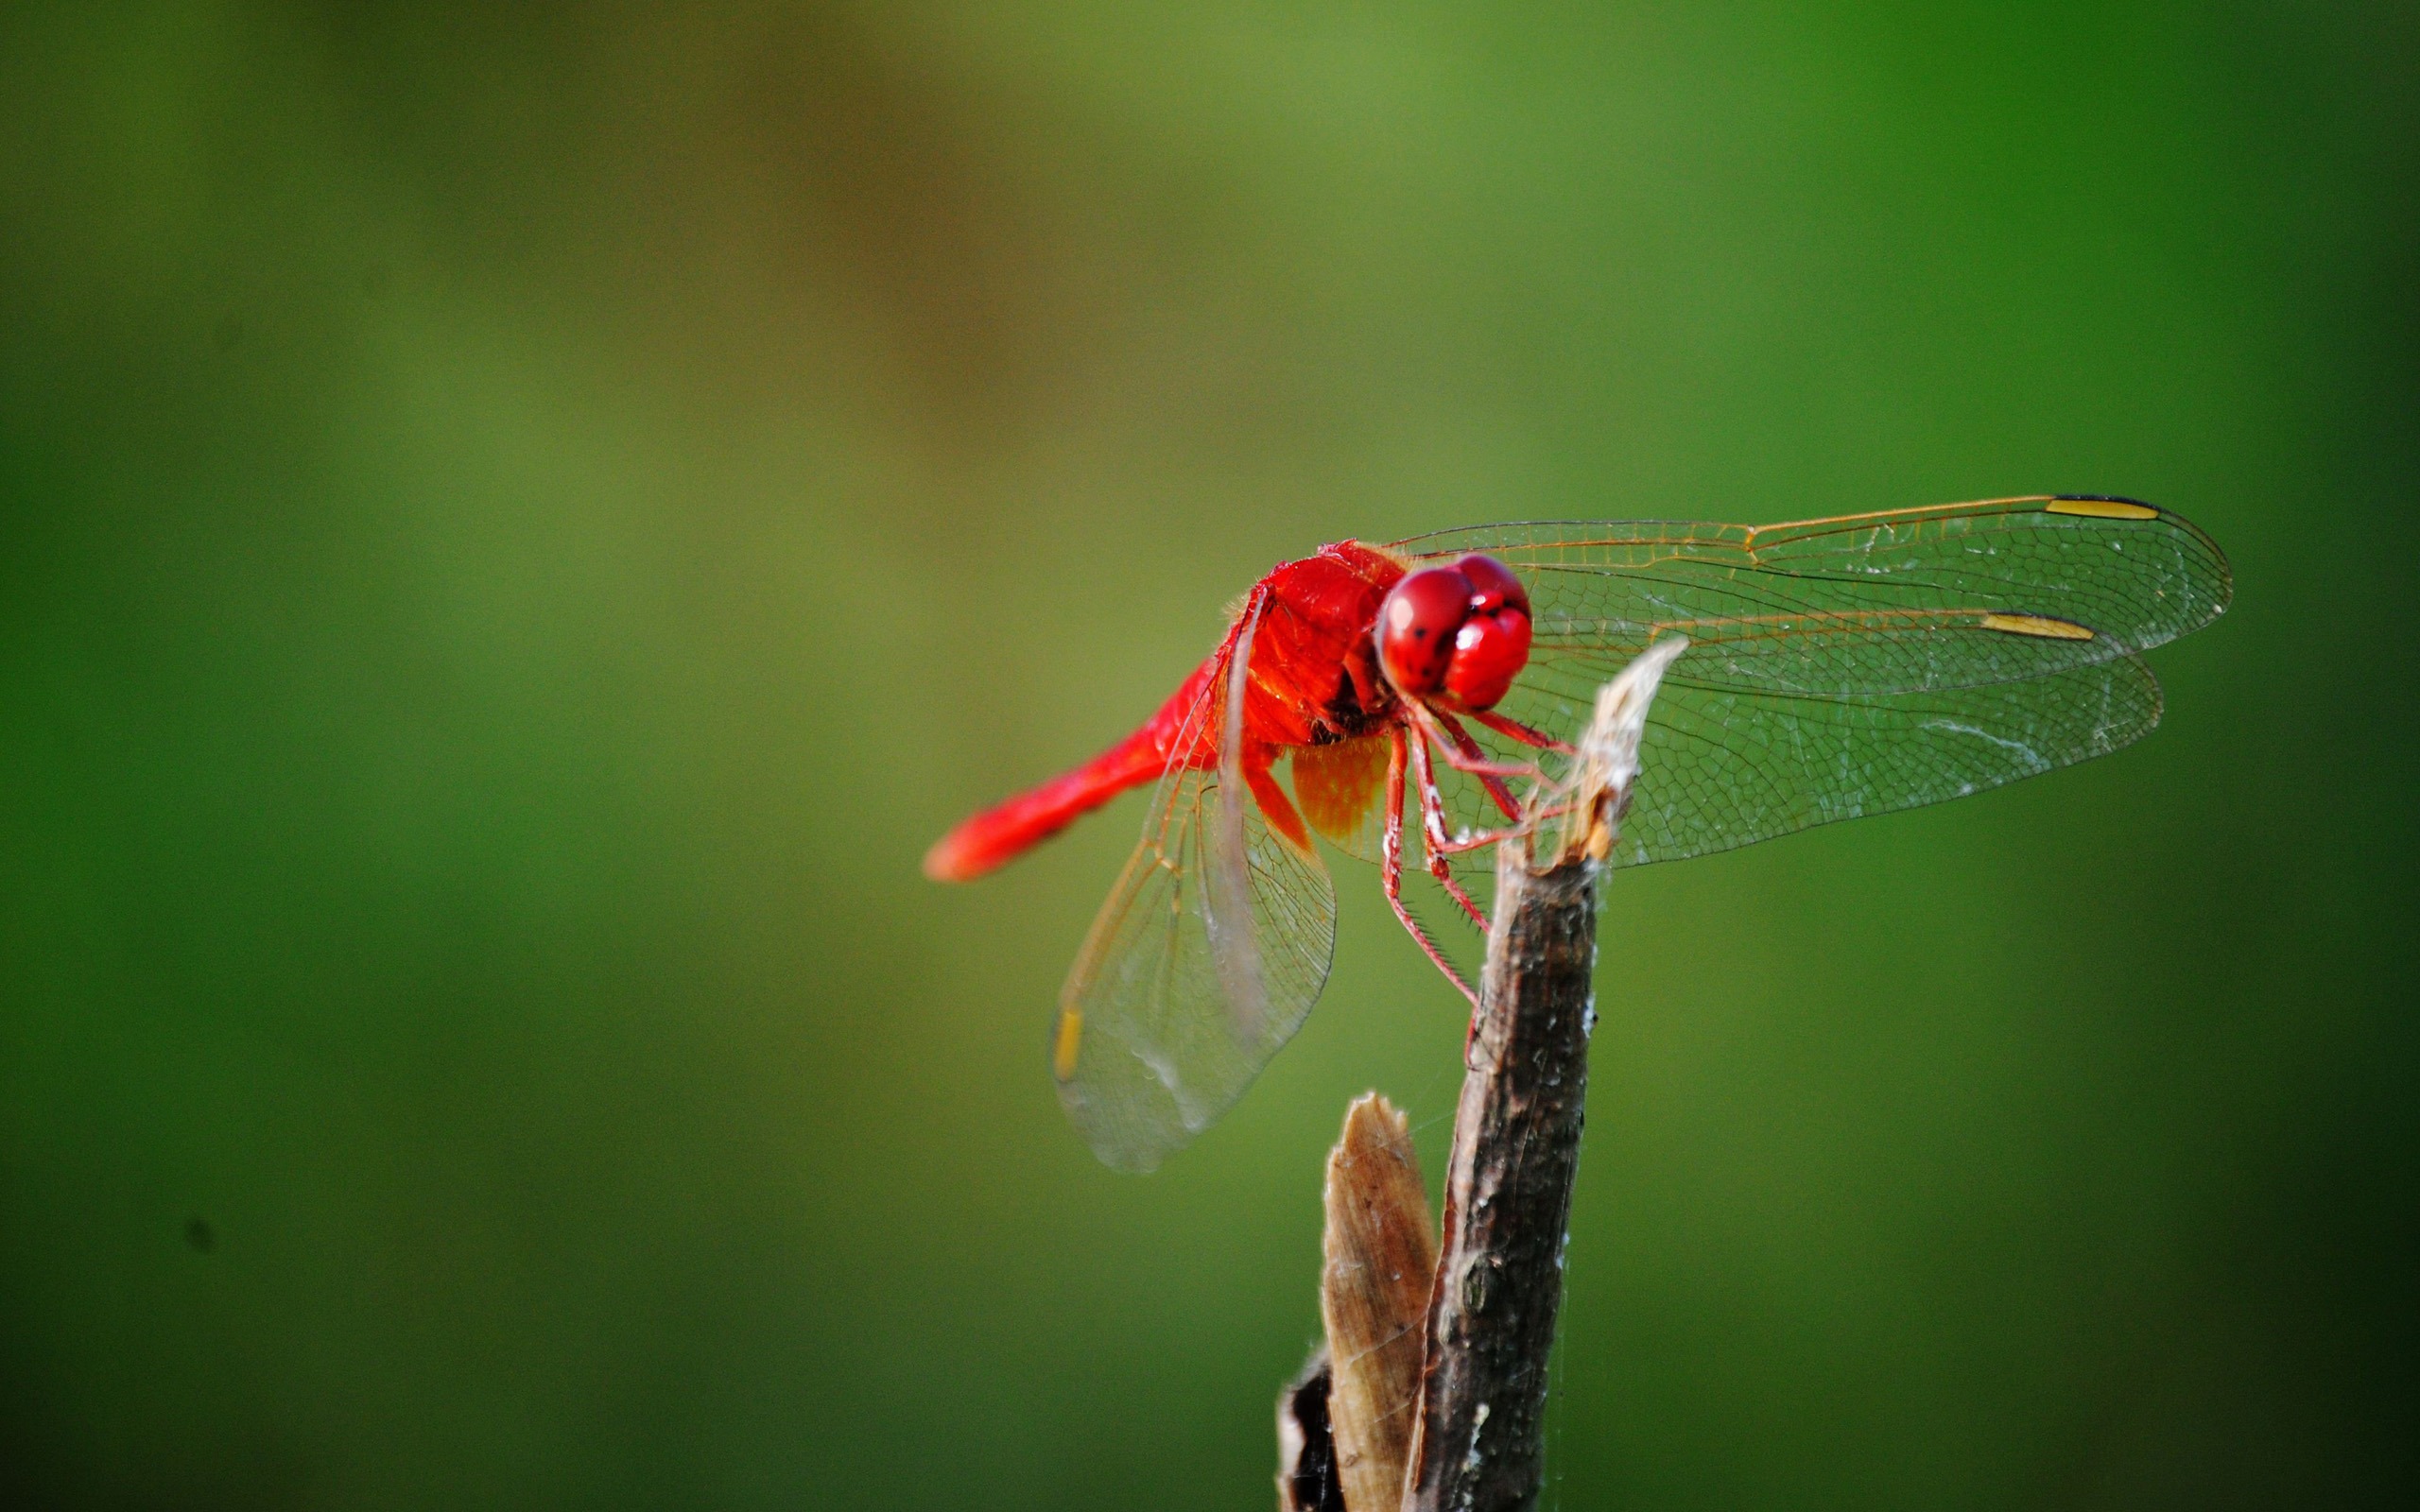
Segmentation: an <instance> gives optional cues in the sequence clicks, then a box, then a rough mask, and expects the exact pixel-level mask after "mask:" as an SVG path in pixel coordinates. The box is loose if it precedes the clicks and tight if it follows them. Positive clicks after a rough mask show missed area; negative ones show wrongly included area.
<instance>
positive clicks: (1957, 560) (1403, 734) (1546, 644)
mask: <svg viewBox="0 0 2420 1512" xmlns="http://www.w3.org/2000/svg"><path fill="white" fill-rule="evenodd" d="M2232 592H2233V588H2232V582H2231V578H2230V576H2229V572H2228V568H2227V562H2226V558H2225V557H2224V556H2223V555H2222V554H2221V552H2220V551H2219V548H2218V546H2217V545H2216V544H2215V543H2214V542H2213V541H2211V540H2210V538H2209V537H2208V536H2206V535H2204V534H2203V533H2202V532H2201V531H2200V530H2199V529H2197V528H2195V527H2194V526H2193V525H2191V524H2188V523H2187V522H2186V521H2185V520H2183V519H2182V518H2180V517H2179V516H2177V515H2175V514H2173V513H2170V512H2169V511H2168V510H2165V509H2160V508H2155V507H2152V506H2151V505H2147V504H2139V503H2136V502H2135V501H2133V500H2129V499H2116V498H2104V497H2087V496H2075V495H2055V496H2054V495H2036V496H2032V497H2027V498H2017V499H1993V500H1986V501H1983V502H1980V503H1975V504H1953V505H1942V506H1938V507H1929V508H1921V509H1902V510H1893V511H1888V512H1884V513H1876V514H1860V515H1847V516H1842V517H1841V518H1837V519H1829V520H1809V521H1803V522H1800V523H1797V524H1778V525H1722V524H1663V523H1616V524H1607V523H1584V522H1583V523H1547V524H1505V525H1482V526H1476V527H1472V528H1467V529H1460V530H1446V531H1440V532H1437V533H1435V534H1433V535H1426V536H1415V537H1413V538H1411V539H1409V540H1408V541H1395V542H1393V543H1392V544H1391V545H1384V546H1378V545H1370V544H1367V543H1364V542H1361V541H1340V542H1338V543H1337V544H1334V545H1329V546H1323V547H1322V548H1321V549H1320V551H1319V553H1318V555H1316V556H1312V557H1305V558H1302V559H1301V560H1299V561H1289V562H1284V563H1281V564H1280V565H1278V566H1277V567H1276V568H1275V569H1274V570H1273V571H1271V573H1270V574H1269V576H1266V577H1263V578H1262V579H1261V580H1260V581H1259V582H1258V583H1255V584H1254V585H1253V589H1252V592H1251V593H1249V594H1247V595H1246V596H1245V598H1244V601H1243V603H1242V605H1241V607H1240V608H1239V609H1238V610H1236V615H1235V620H1234V623H1233V624H1232V625H1231V626H1229V627H1228V629H1227V633H1226V636H1225V638H1224V639H1222V640H1221V641H1220V642H1219V647H1218V649H1217V650H1215V651H1213V652H1212V653H1211V654H1210V657H1209V660H1207V661H1205V662H1202V663H1201V666H1199V667H1198V668H1196V669H1195V670H1194V672H1193V675H1192V676H1191V677H1189V678H1187V679H1185V680H1184V685H1183V686H1181V687H1179V688H1178V689H1177V691H1176V694H1175V696H1172V697H1170V698H1169V699H1168V701H1167V703H1166V704H1164V705H1162V706H1161V708H1160V710H1159V712H1158V713H1155V714H1153V715H1152V716H1151V717H1150V719H1148V720H1146V721H1145V722H1144V724H1143V726H1142V728H1141V729H1139V730H1135V731H1134V733H1133V734H1132V735H1130V736H1128V737H1127V738H1126V739H1124V740H1122V741H1120V742H1119V743H1118V744H1116V745H1115V746H1114V747H1110V749H1108V750H1107V751H1105V752H1103V753H1102V754H1101V755H1099V756H1098V757H1096V758H1094V759H1093V760H1092V761H1090V762H1087V763H1085V764H1084V765H1081V766H1079V767H1077V768H1076V769H1075V770H1073V771H1071V772H1068V773H1066V774H1065V775H1064V776H1062V777H1060V778H1057V779H1055V780H1054V781H1052V782H1046V783H1044V784H1043V785H1042V786H1040V787H1038V788H1035V789H1033V790H1032V791H1031V792H1029V793H1027V794H1025V795H1023V796H1022V797H1018V798H1014V799H1010V800H1009V801H1007V802H1005V803H1003V804H1001V805H999V806H998V807H996V808H994V809H990V810H987V811H986V812H984V813H981V814H978V815H977V816H974V817H973V818H971V819H968V820H967V821H966V822H965V823H963V824H961V825H959V827H958V828H957V829H955V830H953V831H951V832H950V833H948V834H947V835H944V836H943V837H942V840H941V841H940V843H938V844H936V845H935V846H934V847H933V849H932V850H931V851H930V852H929V853H927V854H926V856H925V873H926V875H928V876H931V877H934V878H937V879H940V880H943V881H953V882H955V881H964V880H966V879H968V878H972V877H977V876H980V875H982V874H983V873H984V872H987V871H990V870H992V869H993V868H995V867H998V866H1000V865H1002V864H1003V863H1005V862H1008V861H1010V860H1011V859H1013V858H1015V857H1016V856H1018V855H1020V854H1022V853H1024V852H1025V851H1027V850H1029V849H1030V848H1031V847H1033V846H1034V845H1036V844H1038V843H1040V842H1041V841H1042V840H1044V839H1046V838H1047V837H1049V836H1050V835H1052V834H1054V833H1058V831H1060V830H1061V829H1063V828H1064V827H1065V826H1066V825H1067V824H1068V823H1069V822H1070V821H1072V820H1074V819H1075V818H1076V817H1078V816H1080V815H1082V814H1084V813H1086V812H1087V811H1089V810H1092V809H1095V808H1098V807H1099V806H1100V805H1101V804H1103V803H1105V802H1107V801H1108V800H1109V799H1112V798H1113V797H1115V796H1116V795H1117V794H1119V793H1121V792H1124V791H1125V790H1126V789H1128V788H1132V787H1139V786H1141V785H1143V784H1145V783H1147V782H1156V783H1157V784H1158V788H1157V792H1156V794H1155V796H1154V797H1153V799H1152V801H1151V807H1150V814H1149V816H1147V817H1146V818H1145V820H1144V824H1143V838H1142V843H1141V844H1140V845H1139V846H1137V847H1136V848H1135V851H1134V854H1133V857H1132V859H1131V860H1130V861H1128V863H1127V865H1126V869H1125V872H1124V873H1123V874H1122V875H1121V876H1120V877H1119V878H1118V882H1117V885H1116V887H1115V890H1113V891H1112V892H1111V894H1110V896H1109V901H1108V902H1106V903H1105V904H1104V905H1103V906H1102V908H1101V911H1100V916H1099V918H1098V919H1096V920H1095V921H1094V923H1093V927H1092V931H1091V934H1090V935H1089V936H1087V937H1086V938H1085V940H1084V945H1083V949H1082V950H1081V951H1080V953H1079V954H1078V955H1077V957H1076V964H1075V968H1074V970H1073V971H1071V972H1070V973H1069V974H1068V978H1067V984H1066V986H1065V988H1063V989H1062V990H1061V992H1060V997H1059V1021H1058V1028H1057V1031H1056V1034H1055V1035H1054V1037H1053V1040H1052V1050H1051V1060H1052V1070H1053V1072H1054V1073H1055V1074H1056V1076H1057V1079H1058V1083H1059V1088H1060V1094H1061V1098H1062V1101H1063V1103H1064V1104H1065V1106H1066V1108H1067V1111H1068V1114H1069V1116H1070V1118H1072V1119H1073V1121H1074V1122H1075V1124H1076V1125H1077V1127H1078V1128H1079V1129H1080V1131H1081V1132H1082V1134H1083V1135H1084V1137H1085V1139H1086V1140H1087V1141H1088V1142H1089V1143H1091V1144H1092V1146H1093V1148H1094V1150H1095V1151H1096V1152H1097V1153H1098V1155H1099V1156H1100V1158H1101V1159H1102V1160H1105V1161H1107V1162H1108V1163H1109V1164H1111V1165H1114V1166H1119V1167H1123V1168H1128V1169H1133V1170H1148V1169H1150V1168H1151V1167H1152V1166H1154V1165H1156V1164H1158V1163H1159V1161H1160V1160H1161V1159H1162V1158H1163V1157H1165V1156H1166V1155H1167V1153H1168V1152H1169V1151H1171V1150H1173V1149H1175V1148H1176V1147H1177V1146H1178V1145H1180V1144H1182V1143H1184V1142H1185V1141H1186V1140H1188V1139H1190V1138H1191V1137H1192V1136H1193V1135H1194V1134H1196V1133H1199V1132H1200V1131H1201V1129H1202V1128H1203V1127H1204V1126H1206V1125H1208V1124H1209V1123H1210V1122H1211V1121H1212V1120H1213V1119H1215V1118H1217V1117H1218V1116H1219V1114H1220V1113H1222V1112H1223V1111H1225V1110H1226V1108H1228V1107H1229V1106H1230V1105H1231V1104H1233V1103H1234V1102H1235V1100H1236V1098H1237V1097H1238V1096H1240V1095H1241V1094H1242V1092H1243V1091H1244V1089H1245V1087H1246V1086H1248V1085H1249V1084H1250V1083H1251V1081H1252V1079H1253V1077H1254V1076H1255V1075H1257V1074H1259V1072H1260V1069H1261V1068H1262V1067H1263V1066H1265V1065H1266V1064H1268V1062H1269V1058H1270V1057H1271V1056H1273V1055H1275V1054H1276V1053H1277V1050H1278V1048H1279V1047H1280V1046H1282V1045H1283V1044H1285V1042H1286V1041H1287V1040H1288V1039H1289V1038H1291V1037H1292V1035H1293V1033H1294V1031H1295V1030H1296V1028H1298V1027H1299V1026H1300V1025H1301V1023H1302V1022H1303V1019H1304V1017H1305V1015H1306V1014H1307V1013H1308V1012H1309V1011H1310V1007H1311V1004H1312V1002H1313V1001H1314V1000H1315V999H1317V998H1318V996H1319V993H1320V988H1322V985H1323V984H1324V983H1325V981H1326V979H1327V972H1328V964H1329V959H1330V956H1331V954H1332V953H1333V949H1334V945H1335V940H1336V894H1335V888H1334V885H1333V884H1332V883H1331V882H1330V880H1329V878H1328V873H1327V868H1326V867H1325V866H1324V865H1323V864H1322V861H1321V860H1320V855H1319V851H1318V850H1317V848H1316V847H1315V846H1314V844H1313V841H1312V836H1313V835H1315V834H1316V835H1320V836H1323V837H1325V838H1326V839H1327V840H1329V841H1330V842H1331V843H1333V844H1334V845H1335V846H1336V847H1337V848H1339V849H1340V850H1342V851H1346V852H1348V853H1350V854H1353V855H1356V856H1359V857H1361V858H1363V859H1365V860H1371V861H1374V862H1376V863H1377V865H1378V868H1379V876H1380V879H1381V884H1382V885H1383V887H1384V888H1385V891H1386V896H1387V900H1388V902H1390V903H1391V904H1392V905H1393V908H1394V911H1395V915H1396V917H1397V918H1398V919H1401V920H1402V921H1403V924H1404V927H1405V928H1406V929H1408V930H1409V931H1410V933H1411V936H1412V938H1413V939H1414V940H1416V941H1418V943H1419V945H1420V948H1421V949H1422V950H1423V951H1424V952H1426V954H1427V955H1428V957H1429V958H1430V959H1431V960H1432V961H1434V962H1435V963H1436V964H1437V966H1438V968H1439V970H1441V971H1443V972H1444V973H1445V975H1446V977H1447V979H1448V980H1450V981H1452V982H1453V983H1454V985H1455V986H1456V987H1457V988H1461V990H1462V992H1463V993H1464V995H1465V996H1469V995H1470V988H1469V986H1468V984H1467V982H1466V981H1465V980H1464V979H1463V976H1462V974H1461V972H1460V971H1457V970H1456V969H1455V967H1454V965H1453V963H1452V962H1451V961H1450V960H1449V959H1448V957H1447V954H1446V953H1445V952H1444V951H1443V949H1441V948H1440V944H1439V939H1438V935H1437V932H1436V931H1435V930H1434V929H1433V928H1431V927H1430V925H1429V923H1428V922H1426V919H1424V917H1423V915H1424V913H1427V914H1430V915H1434V914H1437V913H1443V914H1444V915H1447V916H1449V917H1451V916H1459V917H1461V919H1466V920H1468V921H1469V922H1470V923H1473V924H1476V925H1478V927H1479V928H1480V929H1481V930H1484V929H1485V927H1486V919H1487V906H1486V905H1487V893H1488V880H1489V877H1490V875H1491V874H1492V869H1493V868H1492V862H1491V861H1490V860H1489V856H1488V851H1489V850H1490V848H1491V847H1492V842H1494V841H1495V840H1496V839H1499V838H1501V837H1502V835H1503V834H1505V833H1511V832H1512V831H1513V829H1514V828H1515V827H1517V826H1518V825H1519V823H1520V822H1521V816H1522V804H1523V801H1524V797H1525V794H1524V793H1522V792H1516V791H1515V784H1524V785H1525V787H1526V788H1527V790H1528V791H1529V792H1535V791H1537V790H1539V787H1540V785H1541V784H1546V783H1551V782H1554V781H1556V780H1557V779H1558V778H1559V776H1560V775H1561V774H1562V773H1563V772H1564V770H1565V769H1566V768H1567V766H1568V759H1569V757H1570V755H1571V751H1572V747H1571V744H1570V743H1571V742H1572V740H1573V739H1574V738H1575V736H1576V734H1577V731H1578V730H1579V729H1580V728H1581V725H1582V722H1583V721H1584V720H1585V719H1586V718H1587V716H1588V713H1589V712H1590V709H1591V706H1592V701H1593V698H1594V696H1595V693H1596V690H1597V688H1598V687H1599V685H1600V684H1602V683H1604V682H1605V681H1606V680H1607V679H1610V678H1612V677H1613V676H1614V675H1615V674H1616V672H1618V671H1619V670H1620V669H1621V667H1622V666H1623V665H1624V664H1625V663H1626V662H1629V661H1630V660H1631V659H1632V658H1633V657H1634V656H1636V655H1638V654H1639V653H1640V652H1641V651H1644V650H1645V649H1647V648H1648V646H1649V645H1650V644H1653V643H1654V642H1656V641H1657V640H1658V639H1659V638H1664V637H1668V636H1672V635H1680V636H1685V637H1686V639H1687V641H1688V643H1689V645H1688V648H1687V650H1686V651H1685V654H1683V655H1682V656H1681V657H1680V659H1679V660H1678V661H1677V662H1673V663H1672V664H1671V666H1670V667H1669V668H1668V670H1667V671H1666V673H1665V675H1664V679H1663V684H1662V689H1661V691H1660V692H1659V693H1658V694H1657V695H1656V697H1655V701H1654V704H1653V705H1652V707H1651V712H1650V714H1649V721H1648V729H1647V733H1646V738H1645V740H1644V742H1643V744H1642V746H1641V748H1640V754H1639V764H1640V775H1639V778H1638V780H1637V782H1636V786H1635V789H1634V799H1633V802H1632V806H1631V809H1630V812H1629V815H1628V816H1627V817H1626V819H1625V820H1624V822H1623V826H1622V832H1621V837H1620V841H1619V845H1618V849H1617V850H1616V853H1615V855H1614V856H1613V858H1612V862H1613V864H1614V865H1616V866H1634V865H1639V864H1642V863H1646V862H1651V861H1672V860H1678V859H1680V858H1682V857H1685V856H1695V855H1703V854H1705V853H1706V852H1708V851H1722V850H1727V849H1729V848H1731V847H1733V846H1739V845H1746V844H1748V843H1749V842H1751V841H1754V840H1762V839H1765V838H1768V837H1770V836H1772V835H1776V834H1781V833H1787V832H1789V831H1792V830H1801V829H1806V828H1807V827H1808V826H1811V825H1817V824H1825V823H1829V822H1831V821H1833V820H1835V819H1847V818H1855V817H1858V816H1861V815H1868V814H1881V813H1887V812H1889V811H1891V810H1893V809H1904V808H1910V807H1914V806H1916V805H1918V804H1923V803H1932V802H1937V801H1939V800H1941V799H1951V798H1959V797H1962V796H1963V795H1965V794H1968V793H1974V792H1979V791H1980V790H1982V789H1984V788H1987V787H1994V786H1997V785H1998V784H2000V783H2002V782H2014V781H2015V780H2016V779H2018V778H2021V777H2031V776H2032V775H2034V774H2035V773H2038V772H2047V771H2048V770H2050V769H2051V768H2053V767H2057V766H2065V765H2069V764H2071V763H2075V762H2081V761H2085V760H2089V759H2090V758H2092V757H2095V756H2100V755H2105V754H2107V753H2108V752H2110V751H2113V750H2116V749H2118V747H2121V746H2125V745H2127V744H2129V743H2131V742H2133V741H2135V740H2137V739H2140V738H2141V737H2142V736H2143V735H2145V734H2146V733H2148V732H2149V731H2150V730H2151V729H2152V726H2154V725H2156V724H2157V723H2158V722H2159V715H2160V692H2159V684H2158V682H2157V681H2156V680H2155V679H2153V678H2152V673H2151V669H2150V668H2149V667H2147V666H2145V665H2144V663H2143V662H2142V659H2141V656H2140V653H2141V652H2143V651H2145V650H2147V649H2149V648H2150V647H2152V646H2155V645H2159V644H2163V643H2165V642H2168V641H2171V640H2174V639H2175V638H2176V637H2177V636H2180V635H2183V634H2186V633H2187V632H2188V631H2190V630H2194V629H2198V628H2200V627H2202V626H2204V625H2206V624H2208V623H2209V622H2210V621H2211V620H2213V619H2215V618H2216V617H2217V616H2218V615H2219V614H2221V612H2223V611H2224V610H2225V609H2226V607H2227V602H2228V599H2229V597H2230V596H2231V594H2232ZM1281 767H1282V768H1283V769H1284V775H1285V777H1286V778H1287V779H1288V781H1287V782H1281V781H1280V769H1281ZM1288 782H1290V786H1291V789H1292V790H1291V792H1290V794H1289V792H1288ZM1415 804H1416V805H1417V807H1416V808H1415V807H1414V805H1415ZM1407 830H1411V831H1413V832H1414V833H1416V836H1417V839H1418V842H1419V852H1420V854H1419V861H1418V865H1417V867H1416V868H1408V867H1407V864H1406V841H1405V833H1406V831H1407ZM1408 869H1409V870H1410V872H1411V880H1412V881H1413V882H1414V884H1415V885H1416V886H1417V887H1419V888H1433V892H1432V893H1431V894H1430V896H1429V897H1428V899H1427V900H1426V904H1427V905H1426V907H1425V908H1417V909H1416V908H1415V907H1414V906H1413V905H1412V902H1411V901H1410V900H1408V899H1407V897H1406V893H1405V882H1406V872H1407V870H1408ZM1474 1002H1476V1000H1475V999H1474Z"/></svg>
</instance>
